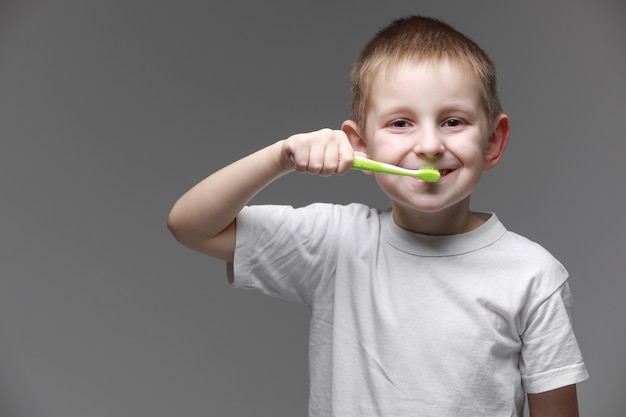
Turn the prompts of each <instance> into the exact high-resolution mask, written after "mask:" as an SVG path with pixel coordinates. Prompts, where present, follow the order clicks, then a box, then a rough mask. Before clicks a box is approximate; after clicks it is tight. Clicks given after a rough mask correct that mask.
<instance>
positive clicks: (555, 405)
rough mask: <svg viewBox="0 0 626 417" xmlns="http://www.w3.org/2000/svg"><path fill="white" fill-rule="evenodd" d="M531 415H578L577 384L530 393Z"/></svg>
mask: <svg viewBox="0 0 626 417" xmlns="http://www.w3.org/2000/svg"><path fill="white" fill-rule="evenodd" d="M528 410H529V411H530V416H531V417H578V398H577V395H576V385H568V386H565V387H562V388H557V389H554V390H552V391H547V392H542V393H539V394H528Z"/></svg>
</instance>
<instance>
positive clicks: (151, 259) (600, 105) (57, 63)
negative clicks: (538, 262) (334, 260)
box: [0, 0, 626, 417]
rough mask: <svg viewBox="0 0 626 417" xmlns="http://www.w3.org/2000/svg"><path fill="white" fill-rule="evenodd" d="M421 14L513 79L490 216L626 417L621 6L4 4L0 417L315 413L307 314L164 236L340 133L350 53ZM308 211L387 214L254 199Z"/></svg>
mask: <svg viewBox="0 0 626 417" xmlns="http://www.w3.org/2000/svg"><path fill="white" fill-rule="evenodd" d="M408 14H425V15H429V16H434V17H439V18H442V19H444V20H446V21H448V22H449V23H451V24H452V25H454V26H455V27H457V28H458V29H460V30H461V31H463V32H464V33H466V34H467V35H468V36H470V37H471V38H473V39H474V40H475V41H477V42H478V43H479V44H480V45H481V46H483V48H484V49H485V50H486V51H487V52H488V53H489V54H490V55H491V56H492V57H493V58H494V60H495V61H496V62H497V64H498V69H499V76H500V78H499V80H500V92H501V98H502V102H503V104H504V107H505V110H506V112H507V113H508V114H509V116H510V117H511V120H512V133H511V140H510V144H509V147H508V149H507V152H506V154H505V157H504V159H503V160H502V162H501V164H500V165H499V166H498V167H497V168H496V169H495V170H494V171H491V172H488V173H487V174H486V175H485V176H484V179H483V182H482V184H481V186H480V187H479V189H478V191H477V192H476V193H475V196H474V199H473V206H474V208H475V209H476V210H486V211H495V212H496V213H497V214H498V216H499V217H500V218H501V220H502V221H503V222H504V223H505V224H506V225H507V226H508V228H509V229H511V230H513V231H516V232H518V233H520V234H523V235H525V236H527V237H529V238H531V239H533V240H536V241H539V242H540V243H541V244H542V245H543V246H545V247H546V248H547V249H548V250H550V251H551V252H552V253H553V254H554V255H555V256H556V257H557V258H559V259H560V260H561V261H562V262H563V263H564V264H565V266H566V267H567V268H568V269H569V271H570V274H571V286H572V290H573V292H574V299H575V328H576V331H577V335H578V339H579V342H580V345H581V348H582V350H583V355H584V358H585V361H586V363H587V366H588V369H589V372H590V374H591V379H589V380H588V381H587V382H584V383H582V384H580V385H579V388H578V389H579V400H580V409H581V415H585V416H594V417H602V416H606V417H614V416H623V415H624V414H623V413H624V411H623V396H624V389H625V388H626V360H625V359H624V345H625V342H626V326H625V325H624V322H625V321H624V319H625V318H626V302H625V300H624V296H625V295H626V279H625V274H624V267H623V264H624V260H625V258H626V253H625V251H624V244H623V240H624V236H625V232H626V226H625V225H626V222H625V221H624V211H625V209H626V204H625V197H624V191H625V190H626V187H625V185H624V183H625V181H626V175H625V174H626V169H625V168H624V164H625V162H624V155H625V154H626V129H625V126H626V123H625V120H626V105H625V103H626V53H625V49H624V39H626V29H625V28H626V25H625V18H626V7H625V3H624V2H623V1H621V0H614V1H610V0H593V1H591V0H589V1H583V0H553V1H546V2H544V1H530V2H509V1H499V2H495V1H472V2H469V1H462V0H456V1H444V0H439V1H432V2H428V1H389V0H388V1H369V2H368V1H328V2H321V1H318V2H312V1H307V2H299V1H265V2H257V1H252V0H249V1H237V0H232V1H228V2H218V1H198V0H177V1H163V0H48V1H37V0H22V1H10V0H4V1H3V2H2V3H0V141H1V142H0V143H1V145H0V190H1V192H2V198H1V200H0V204H1V206H0V207H1V208H0V214H1V220H0V224H1V229H0V231H1V233H2V238H1V243H0V245H1V247H0V256H1V261H0V416H1V417H111V416H116V417H126V416H128V417H171V416H188V417H195V416H224V417H225V416H304V415H305V414H306V408H307V389H308V380H307V378H308V377H307V332H308V320H309V310H308V308H307V307H305V306H300V305H295V304H290V303H288V302H285V301H280V300H276V299H270V298H266V297H264V296H261V295H258V294H255V293H250V292H245V291H239V290H233V289H230V288H229V286H228V285H227V283H226V274H225V265H224V263H223V262H219V261H215V260H212V259H209V258H208V257H205V256H202V255H200V254H196V253H194V252H192V251H189V250H188V249H185V248H183V247H182V246H180V245H179V244H178V243H177V242H175V241H174V239H173V238H172V237H171V236H170V235H169V233H168V231H167V229H166V226H165V221H166V217H167V214H168V212H169V210H170V208H171V206H172V204H173V203H174V202H175V200H176V199H177V198H178V197H179V196H180V195H181V194H182V193H184V192H185V191H186V190H187V189H188V188H189V187H191V186H192V185H194V184H195V183H196V182H198V181H199V180H201V179H202V178H204V177H205V176H207V175H208V174H210V173H211V172H213V171H214V170H216V169H218V168H220V167H221V166H223V165H225V164H227V163H229V162H231V161H233V160H235V159H238V158H240V157H242V156H244V155H246V154H247V153H250V152H252V151H254V150H256V149H258V148H260V147H263V146H265V145H268V144H270V143H271V142H273V141H276V140H279V139H283V138H285V137H287V136H289V135H291V134H293V133H298V132H304V131H310V130H314V129H319V128H322V127H335V128H336V127H339V126H340V124H341V122H342V121H343V120H344V119H345V118H347V117H348V107H349V79H348V74H349V71H350V68H351V65H352V63H353V61H354V59H355V57H356V54H357V53H358V51H359V50H360V49H361V47H362V46H363V45H364V43H365V42H366V41H367V40H368V39H369V38H370V37H371V36H372V35H373V34H374V33H375V32H376V31H377V30H378V29H380V28H382V27H383V26H385V25H386V24H388V23H389V22H390V20H392V19H395V18H397V17H401V16H404V15H408ZM313 201H329V202H337V203H347V202H350V201H360V202H364V203H368V204H371V205H374V206H379V207H381V208H384V207H386V206H387V204H388V202H387V199H386V198H385V196H384V195H383V194H382V193H381V192H379V191H378V189H377V187H376V186H375V184H374V182H373V181H372V179H371V177H368V176H365V175H361V174H359V173H352V174H350V173H349V174H347V175H345V176H342V177H333V178H323V179H322V178H316V177H313V176H308V175H298V174H293V175H290V176H288V177H286V178H283V179H281V180H280V181H278V182H277V183H275V184H273V185H272V186H270V187H269V188H268V189H267V190H265V191H264V192H263V193H262V194H260V195H259V196H258V197H257V198H256V200H255V202H257V203H267V202H272V203H286V204H293V205H302V204H306V203H309V202H313Z"/></svg>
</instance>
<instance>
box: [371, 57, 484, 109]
mask: <svg viewBox="0 0 626 417" xmlns="http://www.w3.org/2000/svg"><path fill="white" fill-rule="evenodd" d="M433 80H437V81H439V83H438V84H437V85H438V87H439V88H444V89H447V88H448V87H455V86H458V85H462V86H463V87H465V88H464V92H465V93H468V94H471V95H472V96H474V97H476V96H478V95H480V82H479V80H478V77H476V76H475V75H473V73H472V72H471V71H468V69H467V68H466V67H465V66H463V65H462V64H461V63H459V62H457V61H453V60H449V59H439V60H432V59H430V60H426V59H421V60H418V59H405V60H403V61H398V62H389V63H385V64H384V65H381V66H380V67H379V68H378V69H377V70H376V71H375V72H374V73H372V77H371V79H370V83H369V90H370V91H369V96H370V99H371V98H372V94H376V93H377V92H380V91H381V90H380V89H381V87H383V86H385V87H387V88H388V87H393V86H395V85H397V84H403V83H404V84H409V83H410V84H420V83H421V84H427V83H432V82H433ZM425 87H428V85H425Z"/></svg>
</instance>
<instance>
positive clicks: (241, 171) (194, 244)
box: [167, 142, 293, 261]
mask: <svg viewBox="0 0 626 417" xmlns="http://www.w3.org/2000/svg"><path fill="white" fill-rule="evenodd" d="M281 148H282V142H277V143H274V144H273V145H270V146H268V147H266V148H263V149H261V150H259V151H257V152H255V153H253V154H251V155H248V156H246V157H245V158H242V159H240V160H238V161H236V162H234V163H232V164H230V165H228V166H226V167H224V168H222V169H220V170H219V171H217V172H215V173H214V174H212V175H210V176H209V177H207V178H205V179H204V180H203V181H201V182H200V183H198V184H196V185H195V186H194V187H193V188H191V189H190V190H189V191H187V192H186V193H185V194H184V195H183V196H182V197H180V199H179V200H178V201H177V202H176V204H174V207H172V210H171V211H170V214H169V217H168V219H167V227H168V228H169V230H170V231H171V232H172V234H173V235H174V237H175V238H176V240H178V241H179V242H180V243H181V244H183V245H185V246H187V247H189V248H191V249H193V250H196V251H198V252H202V253H205V254H207V255H210V256H213V257H216V258H220V259H224V260H227V261H232V259H233V253H234V250H235V218H236V217H237V214H238V213H239V212H240V211H241V209H242V208H243V207H244V206H245V205H246V204H247V203H248V202H249V201H250V200H251V199H252V197H254V196H255V195H256V194H257V193H258V192H259V191H261V190H262V189H263V188H264V187H265V186H267V185H268V184H270V183H271V182H272V181H274V180H276V179H278V178H280V177H281V176H283V175H285V174H287V173H288V172H290V171H293V167H289V166H288V165H286V162H285V161H283V162H282V164H281ZM292 165H293V164H292Z"/></svg>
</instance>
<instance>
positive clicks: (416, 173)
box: [352, 155, 441, 182]
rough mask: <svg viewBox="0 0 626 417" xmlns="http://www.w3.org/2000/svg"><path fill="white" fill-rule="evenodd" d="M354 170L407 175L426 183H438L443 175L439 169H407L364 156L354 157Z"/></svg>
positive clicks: (426, 167)
mask: <svg viewBox="0 0 626 417" xmlns="http://www.w3.org/2000/svg"><path fill="white" fill-rule="evenodd" d="M352 169H358V170H360V171H371V172H384V173H387V174H395V175H406V176H409V177H417V178H419V179H420V180H422V181H426V182H437V181H439V178H441V173H440V172H439V170H438V169H437V168H433V167H428V166H425V167H421V168H420V169H406V168H401V167H398V166H395V165H391V164H386V163H384V162H378V161H373V160H371V159H368V158H364V157H362V156H357V155H355V156H354V161H353V162H352Z"/></svg>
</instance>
